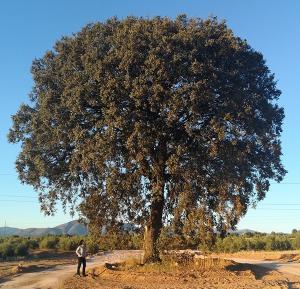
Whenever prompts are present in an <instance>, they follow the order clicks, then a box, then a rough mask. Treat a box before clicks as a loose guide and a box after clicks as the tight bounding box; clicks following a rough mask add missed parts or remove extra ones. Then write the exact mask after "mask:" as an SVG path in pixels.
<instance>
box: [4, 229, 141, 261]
mask: <svg viewBox="0 0 300 289" xmlns="http://www.w3.org/2000/svg"><path fill="white" fill-rule="evenodd" d="M82 239H83V240H85V242H86V246H87V252H88V253H89V254H95V253H97V252H98V251H99V250H104V251H106V250H113V249H118V250H121V249H141V248H142V240H143V238H142V236H141V235H140V234H139V235H138V234H116V233H113V234H109V235H103V236H100V237H99V238H98V239H97V240H95V239H94V238H91V237H89V236H87V237H82V236H44V237H18V236H14V237H2V238H1V237H0V259H7V258H10V257H27V256H30V254H31V253H32V252H35V250H37V249H38V250H39V249H46V250H47V249H49V250H56V251H74V256H75V250H76V248H77V247H78V244H79V242H80V240H82Z"/></svg>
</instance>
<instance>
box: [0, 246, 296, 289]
mask: <svg viewBox="0 0 300 289" xmlns="http://www.w3.org/2000/svg"><path fill="white" fill-rule="evenodd" d="M140 256H141V251H129V250H128V251H114V252H111V253H105V254H102V255H99V256H95V257H92V258H90V259H88V262H87V268H89V267H94V266H96V265H104V264H105V263H114V262H118V261H122V260H124V259H126V258H130V257H135V258H140ZM227 259H230V260H233V261H235V262H238V263H244V264H253V265H257V266H261V267H264V268H267V269H271V270H277V271H279V272H281V273H289V274H294V275H298V276H300V263H288V262H285V263H284V262H282V261H280V260H277V261H263V260H253V259H243V258H227ZM75 271H76V265H61V266H56V267H55V268H52V269H48V270H43V271H40V272H34V273H26V274H20V275H17V276H16V277H14V278H13V279H11V280H7V281H6V282H3V283H2V284H1V283H0V288H1V289H14V288H18V289H54V288H58V287H59V286H60V285H61V284H62V283H63V281H64V280H65V279H66V278H68V277H69V276H72V275H74V273H75Z"/></svg>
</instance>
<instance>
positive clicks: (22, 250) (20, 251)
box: [14, 243, 28, 256]
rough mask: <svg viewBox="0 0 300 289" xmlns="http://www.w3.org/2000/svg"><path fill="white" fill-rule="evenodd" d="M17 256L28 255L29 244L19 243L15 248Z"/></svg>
mask: <svg viewBox="0 0 300 289" xmlns="http://www.w3.org/2000/svg"><path fill="white" fill-rule="evenodd" d="M14 255H15V256H27V255H28V246H27V245H26V244H24V243H20V244H17V245H16V247H15V248H14Z"/></svg>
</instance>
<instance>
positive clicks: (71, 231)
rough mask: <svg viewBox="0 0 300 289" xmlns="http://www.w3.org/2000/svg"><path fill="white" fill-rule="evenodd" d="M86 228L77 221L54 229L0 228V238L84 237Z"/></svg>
mask: <svg viewBox="0 0 300 289" xmlns="http://www.w3.org/2000/svg"><path fill="white" fill-rule="evenodd" d="M87 232H88V231H87V228H86V226H84V225H82V224H80V223H78V222H77V221H71V222H68V223H65V224H62V225H59V226H56V227H54V228H28V229H18V228H11V227H0V236H11V235H18V236H44V235H49V234H51V235H86V234H87Z"/></svg>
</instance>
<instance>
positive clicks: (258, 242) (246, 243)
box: [160, 232, 300, 252]
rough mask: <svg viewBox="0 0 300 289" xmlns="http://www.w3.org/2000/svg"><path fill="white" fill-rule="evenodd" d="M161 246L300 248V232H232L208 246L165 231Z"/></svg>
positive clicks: (230, 249) (232, 249)
mask: <svg viewBox="0 0 300 289" xmlns="http://www.w3.org/2000/svg"><path fill="white" fill-rule="evenodd" d="M160 248H161V250H165V249H187V248H191V249H200V250H204V251H207V250H209V251H215V252H238V251H284V250H300V232H295V233H292V234H282V233H271V234H263V233H255V234H254V233H247V234H245V235H235V234H232V235H229V236H227V237H225V238H220V237H217V238H216V242H215V244H214V245H213V246H211V247H208V246H207V244H206V243H205V242H204V241H203V240H201V239H200V238H192V239H189V240H186V239H184V237H183V236H179V235H170V234H169V235H168V234H167V233H166V232H163V233H162V234H161V237H160Z"/></svg>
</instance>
